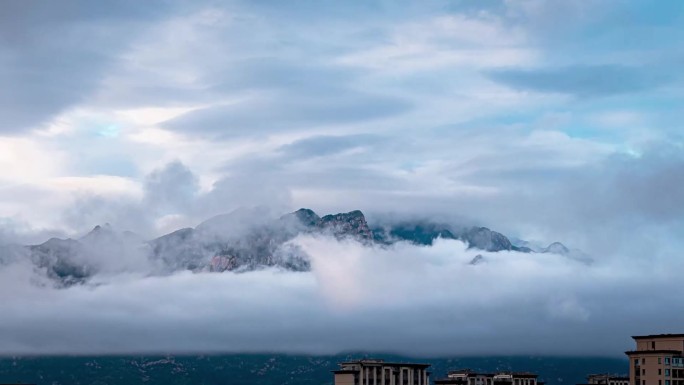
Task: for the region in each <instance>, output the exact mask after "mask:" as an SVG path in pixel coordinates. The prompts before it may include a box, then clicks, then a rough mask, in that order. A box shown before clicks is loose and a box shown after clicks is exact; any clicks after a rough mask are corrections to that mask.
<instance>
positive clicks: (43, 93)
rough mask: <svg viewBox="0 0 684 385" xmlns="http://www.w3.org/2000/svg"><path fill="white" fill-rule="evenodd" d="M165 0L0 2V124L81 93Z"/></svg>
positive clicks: (23, 123) (63, 104) (62, 105)
mask: <svg viewBox="0 0 684 385" xmlns="http://www.w3.org/2000/svg"><path fill="white" fill-rule="evenodd" d="M169 8H170V6H169V3H167V2H158V3H156V4H154V5H153V4H151V3H147V2H136V1H121V2H116V3H111V4H104V3H95V2H90V1H80V0H69V1H65V2H60V3H42V2H36V1H30V0H29V1H20V0H17V1H15V0H10V1H4V2H3V3H2V4H0V42H1V44H0V82H1V83H2V84H3V88H4V91H3V92H0V114H2V116H3V119H2V122H1V123H0V132H4V133H18V132H21V131H23V130H26V129H33V128H36V126H37V125H39V124H41V123H43V122H45V121H46V120H47V119H49V118H50V117H52V116H54V115H55V114H58V113H59V112H60V111H63V110H64V109H66V108H68V107H70V106H73V105H75V104H76V103H79V102H82V101H84V100H86V99H87V98H88V97H89V96H90V95H92V93H93V92H94V91H95V89H96V88H97V87H98V85H99V84H100V82H101V80H102V79H103V77H104V76H105V73H106V71H107V70H108V69H110V68H112V67H114V66H116V65H117V62H118V60H119V58H118V55H117V54H118V53H120V52H121V51H122V50H123V49H124V48H126V47H127V44H128V42H129V41H130V40H131V39H132V38H133V37H135V36H137V35H138V34H140V33H142V31H143V30H144V28H145V27H146V26H147V25H148V23H149V22H151V21H154V20H155V19H157V18H159V17H161V16H162V15H164V14H165V13H166V12H168V10H169Z"/></svg>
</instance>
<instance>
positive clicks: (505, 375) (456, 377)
mask: <svg viewBox="0 0 684 385" xmlns="http://www.w3.org/2000/svg"><path fill="white" fill-rule="evenodd" d="M537 377H538V375H537V374H534V373H529V372H496V373H477V372H475V371H472V370H470V369H461V370H453V371H450V372H449V373H448V374H447V376H446V378H441V379H438V380H435V385H542V384H544V383H543V382H540V381H538V380H537Z"/></svg>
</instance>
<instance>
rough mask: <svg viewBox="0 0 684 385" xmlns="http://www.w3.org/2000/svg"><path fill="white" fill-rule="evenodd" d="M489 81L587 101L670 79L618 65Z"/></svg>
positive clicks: (494, 75) (500, 73)
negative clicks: (591, 98)
mask: <svg viewBox="0 0 684 385" xmlns="http://www.w3.org/2000/svg"><path fill="white" fill-rule="evenodd" d="M488 75H489V77H490V78H491V79H492V80H494V81H497V82H500V83H502V84H505V85H507V86H510V87H513V88H515V89H519V90H529V91H536V92H548V93H561V94H569V95H573V96H577V97H580V98H586V97H601V96H610V95H619V94H625V93H633V92H640V91H648V90H651V89H654V88H657V87H659V86H662V85H664V84H666V83H667V82H668V80H669V76H668V75H666V74H662V73H659V71H657V70H656V69H654V68H651V69H648V68H634V67H627V66H620V65H593V66H584V65H576V66H571V67H562V68H553V69H537V70H529V69H522V70H520V69H504V70H496V71H490V72H489V74H488Z"/></svg>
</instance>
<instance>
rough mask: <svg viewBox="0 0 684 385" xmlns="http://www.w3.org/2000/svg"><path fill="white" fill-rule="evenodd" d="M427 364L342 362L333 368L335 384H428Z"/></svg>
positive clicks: (373, 361) (365, 361)
mask: <svg viewBox="0 0 684 385" xmlns="http://www.w3.org/2000/svg"><path fill="white" fill-rule="evenodd" d="M429 367H430V365H429V364H407V363H393V362H385V361H383V360H358V361H350V362H343V363H341V364H340V369H339V370H334V371H333V373H334V374H335V385H429V384H430V373H429V372H428V371H427V369H428V368H429Z"/></svg>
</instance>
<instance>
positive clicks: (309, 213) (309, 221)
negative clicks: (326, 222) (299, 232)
mask: <svg viewBox="0 0 684 385" xmlns="http://www.w3.org/2000/svg"><path fill="white" fill-rule="evenodd" d="M292 215H294V217H295V218H297V219H298V220H299V222H301V224H303V225H304V226H306V227H314V226H318V224H319V223H320V222H321V217H319V216H318V214H316V213H315V212H314V211H313V210H311V209H304V208H302V209H299V210H297V211H295V212H294V213H292Z"/></svg>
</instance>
